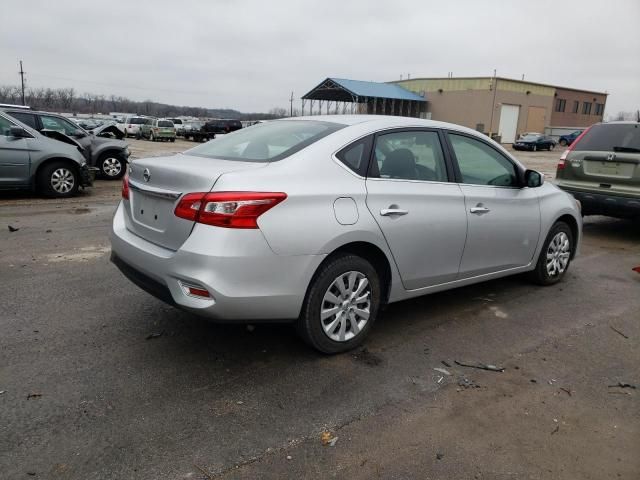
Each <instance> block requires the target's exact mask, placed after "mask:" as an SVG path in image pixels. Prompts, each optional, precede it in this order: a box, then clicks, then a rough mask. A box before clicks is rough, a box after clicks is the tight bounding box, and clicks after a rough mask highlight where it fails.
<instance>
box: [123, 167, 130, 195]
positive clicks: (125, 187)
mask: <svg viewBox="0 0 640 480" xmlns="http://www.w3.org/2000/svg"><path fill="white" fill-rule="evenodd" d="M122 198H124V199H125V200H129V174H128V173H125V174H124V177H122Z"/></svg>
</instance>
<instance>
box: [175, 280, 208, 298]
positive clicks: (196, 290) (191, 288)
mask: <svg viewBox="0 0 640 480" xmlns="http://www.w3.org/2000/svg"><path fill="white" fill-rule="evenodd" d="M179 283H180V287H181V288H182V291H183V292H184V294H185V295H188V296H190V297H196V298H211V294H210V293H209V291H208V290H207V289H206V288H204V287H203V286H202V285H193V284H191V283H186V282H183V281H179Z"/></svg>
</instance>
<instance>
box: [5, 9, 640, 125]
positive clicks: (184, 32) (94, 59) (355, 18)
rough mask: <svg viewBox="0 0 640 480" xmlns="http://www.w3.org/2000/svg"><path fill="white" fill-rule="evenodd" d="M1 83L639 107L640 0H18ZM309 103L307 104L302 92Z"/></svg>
mask: <svg viewBox="0 0 640 480" xmlns="http://www.w3.org/2000/svg"><path fill="white" fill-rule="evenodd" d="M0 10H1V11H2V18H3V21H2V28H0V84H18V83H19V77H18V75H17V70H18V67H17V61H18V60H19V59H22V60H23V61H24V68H25V71H26V72H27V82H28V85H29V86H32V87H48V86H50V87H67V86H71V87H74V88H75V89H76V91H77V92H78V93H82V92H92V93H98V94H116V95H122V96H126V97H129V98H131V99H134V100H146V99H152V100H155V101H159V102H164V103H173V104H179V105H190V106H203V107H229V108H235V109H238V110H241V111H244V112H248V111H267V110H269V109H271V108H273V107H288V105H289V104H288V99H289V95H290V93H291V91H293V92H294V96H295V98H296V99H299V97H300V96H301V95H303V94H304V93H306V92H307V91H308V90H310V89H311V88H313V87H314V86H315V85H316V84H317V83H319V82H320V81H321V80H323V79H324V78H325V77H329V76H334V77H342V78H351V79H358V80H373V81H389V80H394V79H398V78H400V75H403V77H406V75H407V73H410V74H411V77H412V78H413V77H436V76H446V75H447V72H450V71H452V72H453V74H454V75H455V76H490V75H491V74H492V72H493V69H494V68H495V69H497V71H498V75H500V76H505V77H512V78H517V79H519V78H521V77H522V75H523V74H524V75H525V79H527V80H531V81H536V82H541V83H551V84H557V85H561V86H567V87H575V88H584V89H589V90H597V91H607V92H609V93H610V96H609V99H608V101H607V107H606V114H610V115H612V114H615V113H617V112H618V111H620V110H626V111H631V110H635V109H638V108H640V1H638V0H624V1H623V0H615V1H611V0H608V1H605V0H601V1H593V0H580V1H578V0H576V1H564V0H563V1H547V0H544V1H509V2H507V1H498V0H493V1H492V0H484V1H476V0H472V1H462V0H460V1H456V0H448V1H427V0H393V1H385V2H382V1H373V0H339V1H335V0H319V1H316V0H271V1H266V0H262V1H260V0H209V1H202V0H201V1H195V0H172V1H165V0H151V1H147V0H136V1H117V0H111V1H95V0H92V1H80V0H72V1H67V0H56V1H51V0H46V1H45V0H40V1H37V0H21V1H6V2H3V5H2V7H0ZM296 106H299V100H296Z"/></svg>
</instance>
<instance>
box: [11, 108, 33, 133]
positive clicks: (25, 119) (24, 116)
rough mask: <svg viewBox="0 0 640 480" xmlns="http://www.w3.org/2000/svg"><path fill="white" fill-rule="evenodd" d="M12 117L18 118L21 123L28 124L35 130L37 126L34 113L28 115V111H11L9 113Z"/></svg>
mask: <svg viewBox="0 0 640 480" xmlns="http://www.w3.org/2000/svg"><path fill="white" fill-rule="evenodd" d="M10 115H11V116H12V117H13V118H17V119H18V120H20V121H21V122H22V123H24V124H26V125H29V126H30V127H31V128H33V129H35V130H37V129H38V127H36V116H35V115H30V114H28V113H22V112H20V113H18V112H11V114H10Z"/></svg>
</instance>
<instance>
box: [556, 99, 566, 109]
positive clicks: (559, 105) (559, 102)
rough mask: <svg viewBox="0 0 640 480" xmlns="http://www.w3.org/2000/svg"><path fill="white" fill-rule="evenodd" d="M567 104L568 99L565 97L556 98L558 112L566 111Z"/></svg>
mask: <svg viewBox="0 0 640 480" xmlns="http://www.w3.org/2000/svg"><path fill="white" fill-rule="evenodd" d="M566 106H567V101H566V100H565V99H564V98H558V99H556V112H564V109H565V107H566Z"/></svg>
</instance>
